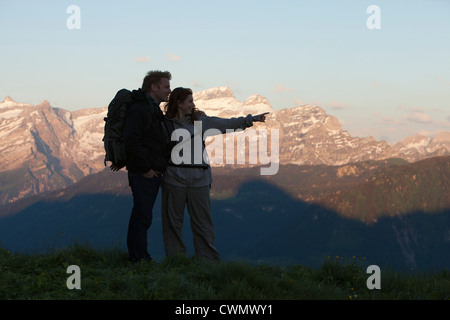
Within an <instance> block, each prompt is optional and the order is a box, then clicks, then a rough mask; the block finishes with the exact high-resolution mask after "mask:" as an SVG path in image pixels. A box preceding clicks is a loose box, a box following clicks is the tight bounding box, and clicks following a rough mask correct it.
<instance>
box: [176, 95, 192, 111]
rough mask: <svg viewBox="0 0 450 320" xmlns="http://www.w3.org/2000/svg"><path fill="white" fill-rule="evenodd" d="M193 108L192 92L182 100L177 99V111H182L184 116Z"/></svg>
mask: <svg viewBox="0 0 450 320" xmlns="http://www.w3.org/2000/svg"><path fill="white" fill-rule="evenodd" d="M194 108H195V104H194V98H193V97H192V94H190V95H188V96H187V97H186V99H185V100H184V101H178V111H179V112H182V113H183V114H184V115H185V116H188V115H190V114H191V113H192V109H194Z"/></svg>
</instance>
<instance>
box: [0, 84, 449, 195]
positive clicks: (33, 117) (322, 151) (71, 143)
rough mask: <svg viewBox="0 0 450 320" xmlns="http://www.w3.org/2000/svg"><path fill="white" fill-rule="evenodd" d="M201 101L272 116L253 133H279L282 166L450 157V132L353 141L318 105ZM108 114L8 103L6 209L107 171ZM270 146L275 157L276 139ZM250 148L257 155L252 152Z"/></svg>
mask: <svg viewBox="0 0 450 320" xmlns="http://www.w3.org/2000/svg"><path fill="white" fill-rule="evenodd" d="M112 96H113V94H112ZM194 102H195V104H196V106H197V108H199V109H201V110H204V111H205V112H206V114H207V115H209V116H219V117H227V118H228V117H236V116H242V115H247V114H249V113H251V114H258V113H263V112H270V114H269V115H268V117H267V120H266V123H257V124H255V126H254V127H253V129H255V131H256V132H261V131H260V130H266V132H267V134H268V136H271V134H272V131H271V130H273V129H277V130H278V131H277V134H278V137H279V144H278V147H279V163H280V164H308V165H319V164H326V165H343V164H347V163H353V162H359V161H365V160H380V159H387V158H391V157H398V158H403V159H406V160H408V161H411V162H414V161H418V160H421V159H424V158H428V157H433V156H438V155H445V154H449V152H450V133H448V132H442V133H440V134H438V135H436V136H435V137H434V138H433V139H430V138H428V137H422V136H413V137H410V138H407V139H405V140H404V141H402V142H399V143H397V144H395V145H393V146H390V145H389V144H388V143H386V142H384V141H376V139H374V138H372V137H369V138H359V137H352V136H350V134H349V133H348V132H347V131H345V130H343V129H342V127H341V125H340V123H339V121H338V119H337V118H335V117H333V116H330V115H328V114H326V112H325V111H324V110H323V109H322V108H320V107H318V106H312V105H303V106H298V107H296V108H290V109H282V110H277V111H275V110H274V109H273V108H272V106H271V105H270V103H269V101H268V100H267V99H266V98H265V97H263V96H261V95H253V96H251V97H249V98H248V99H247V100H245V101H244V102H241V101H239V100H238V99H236V97H235V96H234V93H233V92H232V90H231V89H229V88H228V87H219V88H213V89H208V90H204V91H201V92H196V93H195V94H194ZM106 113H107V108H106V107H105V108H92V109H84V110H78V111H74V112H70V111H67V110H63V109H58V108H54V107H52V106H51V105H50V103H49V102H47V101H44V102H42V103H41V104H39V105H30V104H23V103H18V102H15V101H14V100H13V99H12V98H10V97H6V98H5V99H4V101H3V102H1V103H0V163H1V165H0V204H5V203H9V202H13V201H15V200H17V199H21V198H23V197H26V196H29V195H34V194H38V193H42V192H45V191H50V190H55V189H58V188H61V187H64V186H67V185H70V184H72V183H73V182H75V181H78V180H79V179H80V178H81V177H84V176H86V175H89V174H91V173H95V172H98V171H100V170H102V169H103V168H104V163H103V159H104V149H103V142H102V137H103V130H104V121H103V118H104V117H105V116H106ZM239 134H245V132H243V133H235V134H232V135H230V136H226V139H224V144H225V143H226V141H227V139H235V138H236V136H237V135H239ZM208 139H209V138H208ZM267 140H268V141H269V146H268V149H269V151H270V150H271V149H270V147H271V142H270V141H271V140H270V139H267ZM210 142H211V140H210ZM207 143H208V141H207ZM211 146H212V144H211V145H210V146H209V147H208V151H209V152H211V151H212V147H211ZM247 149H251V148H249V147H248V145H247ZM223 150H226V149H225V148H224V149H223ZM216 152H218V150H214V154H215V155H216ZM246 152H250V153H251V152H256V151H255V150H253V151H252V150H250V151H248V150H247V151H246ZM219 155H220V154H219ZM221 156H225V155H221ZM235 156H236V155H235ZM249 158H250V156H249V155H248V159H249ZM277 158H278V157H277ZM277 160H278V159H277ZM224 163H226V162H225V161H224ZM246 164H249V161H247V162H246Z"/></svg>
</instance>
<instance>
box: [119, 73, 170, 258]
mask: <svg viewBox="0 0 450 320" xmlns="http://www.w3.org/2000/svg"><path fill="white" fill-rule="evenodd" d="M171 78H172V76H171V74H170V72H168V71H165V72H162V71H150V72H148V73H147V75H146V77H145V78H144V81H143V84H142V88H141V89H138V90H133V91H132V97H133V100H134V102H133V104H131V105H130V106H129V107H128V109H127V114H126V119H125V127H124V143H125V152H126V154H127V170H128V182H129V185H130V187H131V191H132V194H133V209H132V211H131V216H130V221H129V225H128V235H127V247H128V255H129V258H130V260H131V261H133V262H137V261H140V260H146V261H150V260H151V256H150V254H149V253H148V250H147V231H148V229H149V228H150V225H151V223H152V218H153V205H154V203H155V200H156V197H157V195H158V191H159V187H160V184H161V175H162V173H164V171H165V169H166V166H167V161H168V158H167V156H166V154H165V152H166V146H165V136H164V134H163V132H162V131H161V125H160V120H161V117H163V113H162V111H161V109H160V107H159V104H160V103H161V102H165V101H168V99H169V94H170V92H171V91H170V80H171Z"/></svg>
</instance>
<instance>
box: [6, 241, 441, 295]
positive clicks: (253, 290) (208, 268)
mask: <svg viewBox="0 0 450 320" xmlns="http://www.w3.org/2000/svg"><path fill="white" fill-rule="evenodd" d="M363 264H364V261H363V259H358V258H354V259H352V260H351V261H345V260H343V259H342V258H339V257H330V258H329V259H327V260H326V261H324V263H323V265H322V267H321V268H318V269H311V268H305V267H303V266H301V265H293V266H273V265H252V264H249V263H245V262H233V261H225V262H221V263H218V264H215V263H209V262H205V261H201V260H199V259H196V258H194V257H184V256H174V257H169V258H165V259H164V260H162V261H161V262H151V263H145V262H142V263H136V264H131V263H130V262H129V261H128V259H127V254H126V252H124V251H123V250H120V249H105V250H96V249H93V248H92V247H90V246H89V245H78V244H75V245H72V246H70V247H68V248H66V249H64V250H52V251H50V252H47V253H45V254H32V255H26V254H16V253H10V252H9V251H8V250H7V249H5V248H1V249H0V299H14V300H22V299H32V300H35V299H65V300H84V299H92V300H98V299H102V300H104V299H107V300H111V299H121V300H122V299H123V300H126V299H138V300H140V299H152V300H159V299H161V300H163V299H164V300H175V299H181V300H184V299H193V300H208V299H217V300H221V299H223V300H230V299H233V300H235V299H239V300H248V299H255V300H281V299H282V300H310V299H319V300H320V299H338V300H349V299H351V300H362V299H363V300H367V299H368V300H372V299H380V300H381V299H389V300H391V299H398V300H410V299H413V300H417V299H439V300H441V299H442V300H447V299H450V290H449V289H450V274H449V271H448V270H444V271H439V272H432V273H420V274H419V273H416V272H414V271H411V272H410V273H397V272H394V271H387V270H381V289H380V290H376V289H374V290H369V289H368V288H367V285H366V281H367V279H368V277H369V276H370V274H367V273H366V267H364V266H363ZM70 265H77V266H79V267H80V269H81V289H80V290H77V289H73V290H69V289H68V288H67V285H66V282H67V279H68V278H69V277H70V276H71V274H70V273H67V268H68V267H69V266H70Z"/></svg>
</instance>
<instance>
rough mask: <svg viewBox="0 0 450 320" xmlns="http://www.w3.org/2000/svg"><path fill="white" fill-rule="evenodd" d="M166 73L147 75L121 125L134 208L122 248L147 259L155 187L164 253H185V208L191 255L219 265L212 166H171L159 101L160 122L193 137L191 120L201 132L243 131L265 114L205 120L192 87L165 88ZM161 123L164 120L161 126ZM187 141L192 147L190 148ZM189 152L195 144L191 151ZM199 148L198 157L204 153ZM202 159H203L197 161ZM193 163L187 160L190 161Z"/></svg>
mask: <svg viewBox="0 0 450 320" xmlns="http://www.w3.org/2000/svg"><path fill="white" fill-rule="evenodd" d="M171 78H172V76H171V74H170V72H168V71H165V72H162V71H150V72H148V73H147V75H146V77H145V78H144V81H143V84H142V87H141V88H140V89H138V90H133V91H132V93H131V95H132V98H133V103H132V104H131V105H130V106H129V107H128V109H127V114H126V118H125V127H124V132H123V135H124V143H125V152H126V156H127V170H128V181H129V185H130V187H131V191H132V195H133V209H132V211H131V216H130V220H129V225H128V234H127V247H128V254H129V258H130V260H131V261H133V262H136V261H140V260H147V261H150V260H151V256H150V254H149V253H148V249H147V231H148V229H149V228H150V225H151V223H152V217H153V211H152V210H153V206H154V203H155V200H156V197H157V195H158V191H159V188H160V187H161V191H162V205H161V207H162V213H161V215H162V228H163V240H164V248H165V252H166V255H173V254H177V253H182V254H185V253H186V246H185V244H184V242H183V239H182V227H183V218H184V209H185V206H186V205H187V208H188V212H189V216H190V220H191V228H192V233H193V240H194V247H195V254H196V255H197V256H199V257H202V258H205V259H207V260H210V261H220V255H219V252H218V251H217V249H216V248H215V246H214V227H213V223H212V220H211V216H210V186H211V183H212V176H211V167H210V166H209V165H207V164H206V163H205V161H204V160H203V163H202V165H197V166H195V165H194V166H192V165H185V166H183V165H182V164H181V165H175V164H174V163H173V162H172V161H171V159H170V155H168V154H167V141H166V136H165V134H164V132H163V126H162V125H161V120H162V119H163V117H164V114H163V112H162V111H161V109H160V103H162V102H165V103H166V104H165V106H164V110H165V117H166V120H165V122H168V121H171V123H170V124H171V125H172V126H173V128H174V129H179V128H183V129H186V130H188V131H189V132H190V133H191V135H193V134H194V121H201V124H202V130H203V132H202V133H201V134H202V139H203V133H204V132H205V131H206V130H208V129H210V128H216V129H218V130H219V131H220V132H222V133H225V131H226V129H235V130H236V129H238V128H240V129H245V128H247V127H251V126H252V125H253V122H254V121H261V122H264V121H265V114H260V115H257V116H252V115H248V116H247V117H239V118H232V119H223V118H218V117H208V116H206V115H205V114H204V113H203V112H201V111H199V110H197V109H196V108H195V104H194V101H193V95H192V91H191V89H187V88H181V87H180V88H176V89H174V90H173V91H171V89H170V80H171ZM162 123H164V122H162ZM193 140H194V139H191V143H192V144H193ZM191 150H192V151H194V146H193V145H192V148H191ZM203 152H204V144H203V145H202V155H203V154H204V153H203ZM192 158H193V156H192ZM202 159H203V157H202ZM191 163H192V162H191Z"/></svg>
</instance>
